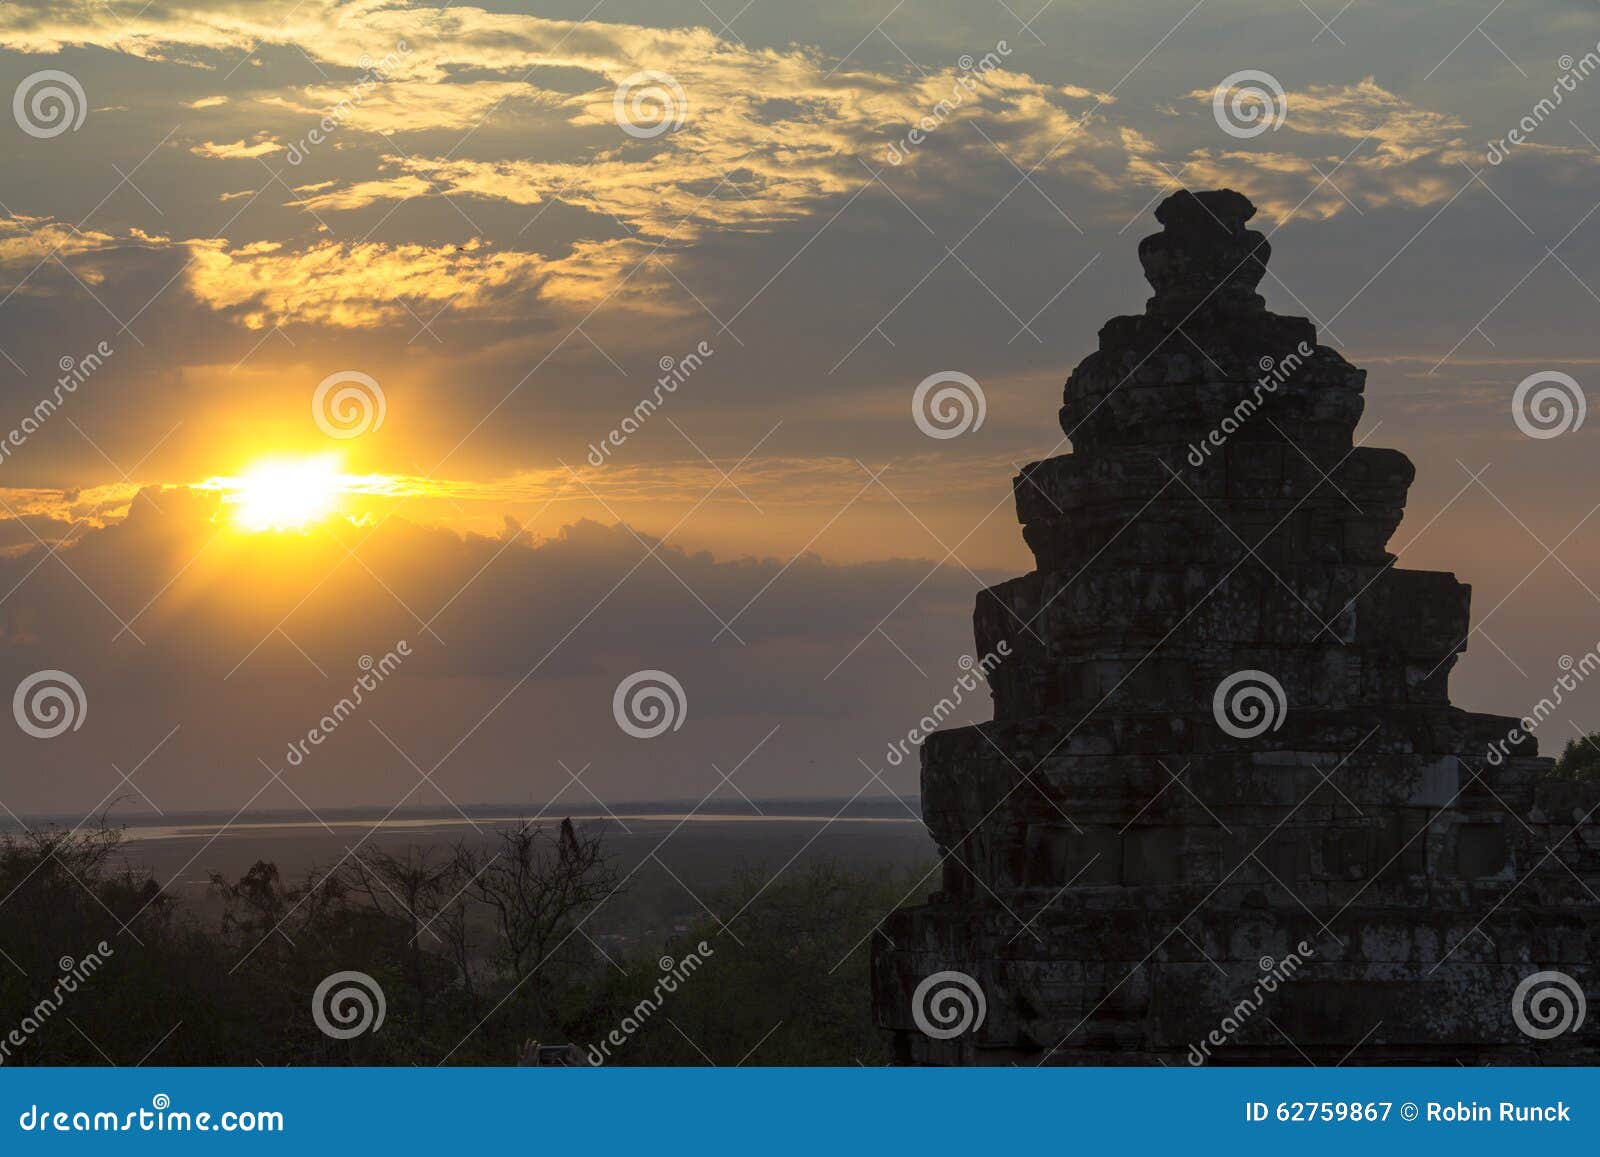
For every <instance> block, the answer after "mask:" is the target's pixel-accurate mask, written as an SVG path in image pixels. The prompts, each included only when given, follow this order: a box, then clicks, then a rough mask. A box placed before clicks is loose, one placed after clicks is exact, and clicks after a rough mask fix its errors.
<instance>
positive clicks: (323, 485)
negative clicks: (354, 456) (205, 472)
mask: <svg viewBox="0 0 1600 1157" xmlns="http://www.w3.org/2000/svg"><path fill="white" fill-rule="evenodd" d="M339 466H340V462H339V458H338V456H337V455H335V454H323V455H319V456H317V457H315V458H272V459H267V460H264V461H261V462H258V463H256V464H255V465H254V466H251V467H250V468H249V469H248V470H246V471H245V472H244V473H243V474H241V475H240V476H239V477H237V478H230V479H226V480H225V483H224V484H225V486H226V489H227V491H228V494H227V497H226V499H225V501H227V502H228V503H230V504H231V505H232V506H233V508H234V509H233V520H234V522H235V523H236V524H238V525H239V526H240V527H242V528H243V529H245V530H255V531H265V530H304V529H305V528H306V527H308V526H310V525H311V524H313V523H316V522H321V521H322V520H323V519H325V518H327V517H328V516H329V515H331V514H334V513H336V512H337V511H338V509H339V503H340V498H341V495H342V494H343V493H344V490H345V480H344V475H342V474H341V473H340V472H339Z"/></svg>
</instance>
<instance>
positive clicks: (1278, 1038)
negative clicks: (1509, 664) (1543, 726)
mask: <svg viewBox="0 0 1600 1157" xmlns="http://www.w3.org/2000/svg"><path fill="white" fill-rule="evenodd" d="M1254 213H1255V208H1254V206H1252V205H1251V203H1250V202H1249V200H1248V199H1246V198H1245V197H1244V196H1243V195H1241V194H1239V193H1237V192H1234V191H1232V190H1227V189H1224V190H1218V191H1211V192H1203V193H1193V192H1189V191H1183V192H1179V193H1176V194H1174V195H1172V196H1170V197H1168V198H1167V199H1166V200H1165V201H1163V202H1162V204H1161V205H1160V207H1159V208H1158V209H1157V210H1156V214H1155V215H1156V219H1157V220H1158V221H1159V222H1160V223H1161V225H1162V229H1161V231H1160V232H1158V233H1155V234H1153V235H1151V236H1149V237H1146V238H1145V239H1144V240H1143V241H1142V242H1141V243H1140V245H1139V260H1140V262H1141V264H1142V265H1143V267H1144V272H1145V276H1146V278H1147V279H1148V281H1149V282H1150V285H1151V286H1152V287H1153V289H1154V291H1155V293H1154V296H1153V297H1151V298H1150V299H1149V300H1148V301H1147V303H1146V305H1145V311H1144V313H1143V314H1140V315H1137V316H1132V317H1116V318H1113V319H1111V320H1110V321H1109V322H1107V323H1106V325H1105V326H1104V328H1102V329H1101V331H1100V340H1099V348H1098V350H1097V351H1096V352H1094V353H1092V354H1090V355H1089V356H1088V357H1087V358H1085V359H1084V360H1083V362H1082V363H1080V364H1079V365H1078V367H1077V368H1076V369H1075V370H1074V371H1073V372H1072V375H1071V377H1070V378H1069V379H1068V380H1067V383H1066V391H1065V405H1064V406H1063V407H1062V408H1061V416H1060V420H1061V426H1062V429H1063V430H1064V431H1066V433H1067V434H1068V436H1069V437H1070V438H1071V441H1072V445H1073V452H1072V453H1070V454H1064V455H1061V456H1058V457H1054V458H1049V459H1046V460H1044V461H1042V462H1035V463H1032V464H1030V465H1028V466H1026V467H1024V468H1023V469H1022V471H1021V473H1020V475H1019V476H1018V477H1017V478H1016V479H1015V480H1014V483H1013V487H1014V491H1015V498H1016V507H1017V515H1018V518H1019V520H1020V522H1021V524H1022V532H1023V537H1024V539H1025V540H1026V542H1027V544H1028V546H1029V548H1030V549H1031V550H1032V552H1033V555H1034V559H1035V565H1036V569H1035V570H1034V571H1032V572H1031V573H1029V574H1026V575H1024V576H1022V577H1020V578H1016V579H1012V580H1010V581H1008V582H1004V583H1001V584H1000V585H998V586H995V587H992V588H989V589H987V590H985V591H983V592H981V593H980V594H979V596H978V602H977V608H976V611H975V613H974V625H975V630H976V636H977V647H978V649H979V651H980V652H982V653H984V654H985V655H989V654H993V653H996V652H997V651H999V650H1000V648H999V644H1001V643H1002V642H1004V643H1006V644H1007V645H1008V649H1007V650H1006V651H1005V652H1004V655H1005V657H1004V658H1003V659H1001V660H1000V662H999V666H998V667H997V668H996V669H995V670H994V672H993V674H992V676H991V679H990V687H991V691H992V693H993V698H994V721H993V722H992V723H985V724H981V725H978V726H974V727H962V728H955V729H951V730H946V731H940V732H937V733H935V734H933V735H932V736H931V737H929V738H928V740H927V741H926V743H925V744H924V746H923V748H922V814H923V819H924V821H925V822H926V824H927V826H928V829H929V831H930V833H931V834H932V836H933V838H934V840H935V842H936V843H937V844H938V845H939V848H940V851H941V857H942V860H943V865H942V871H943V879H942V883H941V886H940V890H939V891H938V892H937V893H935V894H934V895H933V896H932V897H931V898H930V900H929V902H928V903H926V904H924V905H922V906H919V907H914V908H907V909H902V910H900V911H898V912H895V913H894V914H893V915H892V916H891V917H890V918H889V919H888V920H886V921H885V923H884V925H883V933H884V935H882V936H878V937H874V938H873V939H874V957H873V1001H874V1007H875V1012H876V1016H877V1019H878V1022H879V1024H880V1025H882V1026H883V1027H884V1028H886V1029H888V1030H889V1031H890V1032H891V1033H892V1034H893V1039H894V1043H895V1053H896V1056H897V1059H898V1060H899V1061H901V1062H902V1063H924V1064H1011V1063H1020V1064H1041V1063H1044V1064H1126V1063H1131V1064H1156V1063H1165V1064H1169V1065H1179V1064H1202V1063H1205V1064H1304V1063H1308V1062H1311V1063H1316V1064H1324V1063H1337V1062H1340V1061H1346V1062H1347V1063H1351V1064H1381V1063H1416V1064H1451V1063H1455V1062H1461V1063H1465V1064H1475V1063H1479V1064H1481V1063H1588V1064H1593V1063H1596V1062H1597V1061H1600V1047H1597V1043H1600V1033H1597V1029H1596V1025H1595V1023H1594V1019H1595V1018H1586V1016H1585V1008H1584V992H1585V990H1586V989H1588V990H1589V991H1592V985H1593V983H1594V980H1595V969H1594V966H1593V962H1594V961H1595V959H1596V957H1597V954H1600V835H1597V832H1596V827H1595V824H1594V823H1593V822H1585V821H1588V820H1589V818H1590V816H1591V814H1592V813H1593V812H1594V809H1595V807H1596V805H1597V804H1600V784H1594V783H1572V782H1561V781H1555V780H1552V779H1551V778H1550V773H1551V769H1552V766H1553V764H1552V761H1551V760H1549V759H1544V758H1540V757H1539V756H1538V754H1537V750H1538V749H1537V745H1536V744H1535V742H1534V741H1533V739H1532V738H1531V737H1530V736H1528V735H1526V734H1523V733H1522V732H1521V731H1519V730H1518V727H1519V722H1518V720H1517V719H1514V718H1511V717H1501V716H1496V715H1483V714H1472V713H1468V712H1465V711H1461V710H1458V709H1456V708H1454V707H1452V706H1451V705H1450V701H1449V695H1448V687H1447V683H1448V679H1449V675H1450V671H1451V668H1452V667H1453V666H1454V664H1455V660H1456V656H1457V655H1458V654H1459V653H1461V652H1462V651H1464V650H1465V648H1466V642H1467V639H1468V635H1469V602H1470V595H1471V591H1470V588H1469V587H1468V586H1467V585H1466V584H1464V583H1461V582H1458V581H1457V580H1456V578H1455V576H1454V575H1452V574H1448V573H1443V572H1434V571H1410V570H1401V569H1399V568H1397V567H1395V566H1394V563H1395V556H1394V555H1393V554H1391V553H1389V552H1388V551H1387V550H1386V545H1387V543H1388V541H1389V538H1390V536H1391V535H1392V534H1393V533H1394V531H1395V529H1396V527H1397V526H1398V525H1399V523H1400V520H1401V516H1402V513H1403V511H1404V507H1405V501H1406V492H1407V489H1408V487H1409V486H1410V484H1411V481H1412V479H1413V477H1414V473H1415V472H1414V470H1413V467H1412V465H1411V463H1410V461H1409V460H1408V459H1407V458H1406V457H1405V455H1403V454H1401V453H1399V452H1398V451H1395V450H1385V449H1375V448H1369V447H1366V446H1358V445H1356V444H1354V441H1353V432H1354V430H1355V427H1356V424H1357V422H1358V421H1359V419H1360V417H1361V413H1362V406H1363V389H1364V387H1365V382H1366V373H1365V371H1364V370H1361V369H1358V368H1356V367H1354V366H1352V365H1351V364H1349V363H1348V362H1347V361H1345V359H1344V358H1343V357H1341V356H1340V355H1339V354H1338V353H1337V352H1335V351H1334V350H1332V349H1329V348H1328V347H1326V346H1321V345H1318V344H1317V338H1316V329H1315V327H1314V326H1313V325H1312V324H1311V322H1309V321H1307V320H1306V319H1304V318H1299V317H1284V316H1279V315H1278V314H1275V313H1271V312H1269V311H1268V310H1267V308H1266V304H1265V301H1264V300H1263V298H1262V297H1261V296H1260V295H1259V294H1258V293H1257V292H1256V289H1257V286H1258V283H1259V282H1260V281H1261V279H1262V277H1263V275H1264V274H1265V272H1266V263H1267V260H1268V258H1269V255H1270V253H1271V248H1270V246H1269V245H1268V243H1267V240H1266V238H1265V237H1264V236H1263V235H1262V234H1261V233H1259V232H1257V231H1254V230H1251V229H1249V228H1248V227H1247V225H1246V222H1248V221H1249V219H1250V218H1251V217H1252V216H1253V215H1254Z"/></svg>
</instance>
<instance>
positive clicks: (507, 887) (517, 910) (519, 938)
mask: <svg viewBox="0 0 1600 1157" xmlns="http://www.w3.org/2000/svg"><path fill="white" fill-rule="evenodd" d="M456 855H457V858H458V861H459V864H460V870H461V872H462V874H463V875H464V876H465V877H466V879H467V880H468V881H469V883H468V884H467V893H468V894H469V895H470V896H471V897H472V898H473V899H474V900H476V901H477V902H478V903H481V904H483V905H485V906H487V908H488V909H489V911H490V913H491V914H492V916H493V919H494V925H495V931H496V933H497V936H498V939H499V945H498V948H499V953H498V955H499V959H500V963H501V965H502V967H503V968H504V970H505V972H506V976H507V979H509V980H510V981H511V991H510V992H509V993H507V999H509V998H510V996H512V995H513V994H519V993H520V994H521V995H522V997H523V999H524V1000H525V1001H526V1002H527V1003H528V1005H529V1006H531V1009H532V1018H533V1021H534V1022H535V1023H533V1024H532V1025H530V1026H528V1027H529V1028H530V1029H532V1030H533V1031H534V1032H535V1033H537V1034H539V1035H541V1036H543V1035H547V1034H546V1029H547V1028H548V1027H550V1026H547V1025H546V1024H544V1023H542V1022H543V1021H544V1020H545V1019H546V1018H547V1017H548V1016H549V1014H550V1011H551V1004H552V1001H551V997H552V995H553V992H554V987H555V986H554V979H555V977H554V974H555V973H556V971H558V969H559V968H560V967H561V966H564V965H568V964H571V963H573V962H574V961H575V960H577V961H588V960H590V959H591V958H590V957H589V955H588V954H587V953H584V952H581V951H579V950H578V948H577V946H576V945H573V944H571V941H572V938H573V935H574V934H575V933H576V932H577V931H578V930H579V928H580V927H581V925H582V922H583V920H585V919H587V918H588V916H589V914H590V913H591V912H592V911H593V910H594V908H595V907H596V906H598V905H599V904H601V903H603V902H604V901H605V900H607V899H609V898H610V897H611V896H612V895H613V894H615V893H616V892H617V891H618V890H619V889H620V888H621V886H622V879H621V877H620V876H619V875H618V873H617V872H616V870H615V868H614V867H613V865H612V863H611V861H610V859H609V858H608V857H607V856H606V855H605V853H604V852H603V850H602V848H601V837H600V834H599V832H598V831H596V832H594V833H592V834H591V833H587V832H585V833H579V832H578V831H577V829H576V828H574V827H573V825H572V821H571V820H570V819H564V820H562V821H561V826H560V828H559V830H558V831H557V832H556V833H555V834H553V835H552V834H551V833H550V832H549V831H547V830H546V829H544V828H541V827H538V826H536V825H535V824H534V823H533V822H531V821H524V822H523V823H520V824H518V825H517V826H516V827H515V828H512V829H509V830H507V831H503V832H501V833H500V840H499V844H498V846H497V847H496V848H495V850H494V853H493V854H492V855H488V854H486V853H485V852H484V851H482V850H479V849H474V848H471V847H468V846H466V845H463V846H461V847H459V848H458V849H457V852H456ZM584 943H587V941H585V942H584ZM563 952H564V955H562V956H561V958H560V959H557V956H558V954H559V953H563Z"/></svg>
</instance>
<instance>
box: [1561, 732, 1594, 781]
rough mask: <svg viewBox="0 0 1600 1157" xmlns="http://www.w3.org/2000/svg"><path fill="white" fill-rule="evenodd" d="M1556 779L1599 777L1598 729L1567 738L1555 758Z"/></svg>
mask: <svg viewBox="0 0 1600 1157" xmlns="http://www.w3.org/2000/svg"><path fill="white" fill-rule="evenodd" d="M1556 777H1557V778H1558V779H1600V731H1596V732H1593V733H1592V734H1589V735H1584V736H1581V737H1579V738H1577V739H1569V740H1567V746H1566V747H1565V748H1563V749H1562V752H1561V758H1560V759H1558V760H1556Z"/></svg>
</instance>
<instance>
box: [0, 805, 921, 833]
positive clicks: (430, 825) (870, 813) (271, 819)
mask: <svg viewBox="0 0 1600 1157" xmlns="http://www.w3.org/2000/svg"><path fill="white" fill-rule="evenodd" d="M715 807H716V810H715V811H711V810H698V809H696V808H695V807H694V804H693V803H692V802H685V801H681V800H677V801H668V802H655V803H651V802H645V803H629V804H625V805H623V806H622V807H619V808H617V809H615V810H610V811H605V810H601V809H599V808H596V807H594V806H592V805H591V806H590V807H588V808H587V809H584V808H571V807H566V806H563V805H560V804H548V805H544V806H543V807H523V808H518V807H513V806H509V805H501V804H495V805H487V806H485V805H474V806H469V807H465V808H463V809H461V811H459V812H458V811H455V810H452V809H436V808H430V809H427V810H425V811H423V810H418V809H405V810H402V811H395V812H388V813H386V812H384V811H383V810H382V809H378V808H373V809H370V810H368V809H356V808H331V809H325V810H321V811H319V812H318V814H317V816H315V817H313V816H312V815H311V813H310V812H308V811H301V812H298V813H295V812H246V813H245V814H243V815H240V816H237V817H235V816H231V815H228V814H226V813H222V812H183V813H178V812H174V813H171V814H169V815H165V816H159V815H154V814H152V813H149V812H139V813H134V814H130V815H128V816H126V817H122V818H120V819H119V817H117V816H116V815H112V816H111V817H110V822H111V824H112V826H114V827H120V828H121V829H122V835H123V839H124V840H127V841H138V840H172V839H214V838H216V837H217V836H218V835H220V834H223V833H224V832H226V833H228V834H230V835H239V836H249V835H255V836H270V835H272V834H273V833H281V834H292V833H294V832H297V831H304V830H308V829H309V830H313V831H322V832H326V831H328V830H329V829H333V830H334V831H340V830H356V831H372V830H373V829H377V830H378V831H382V832H400V831H407V830H410V831H417V832H427V831H443V830H448V829H452V828H458V827H473V828H504V827H510V826H513V825H516V824H520V823H523V822H525V821H529V820H533V821H535V822H537V823H539V824H541V825H542V824H555V823H559V822H560V821H561V820H562V819H564V818H566V817H569V816H570V817H571V818H572V819H573V820H574V821H575V822H578V823H618V824H623V825H627V824H686V823H695V824H763V823H786V824H813V825H823V824H832V823H850V824H861V823H868V824H914V825H920V824H921V823H922V818H921V815H920V811H919V807H918V801H917V800H915V799H894V798H892V797H877V798H873V799H861V800H853V801H852V800H844V799H833V800H829V799H813V800H756V801H752V802H748V803H747V802H745V801H743V800H736V801H732V802H729V801H724V800H718V801H716V804H715ZM24 822H25V823H26V825H27V826H28V827H30V828H33V827H39V826H43V825H48V824H56V825H59V826H62V827H67V828H72V827H75V826H78V825H80V824H81V823H82V822H83V817H81V816H63V815H55V816H38V817H30V818H28V819H26V820H25V821H24ZM21 830H22V826H21V824H19V823H18V822H16V821H10V820H8V821H7V822H5V823H0V832H13V833H14V832H20V831H21Z"/></svg>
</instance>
